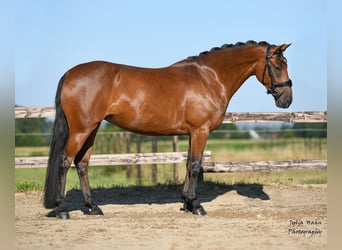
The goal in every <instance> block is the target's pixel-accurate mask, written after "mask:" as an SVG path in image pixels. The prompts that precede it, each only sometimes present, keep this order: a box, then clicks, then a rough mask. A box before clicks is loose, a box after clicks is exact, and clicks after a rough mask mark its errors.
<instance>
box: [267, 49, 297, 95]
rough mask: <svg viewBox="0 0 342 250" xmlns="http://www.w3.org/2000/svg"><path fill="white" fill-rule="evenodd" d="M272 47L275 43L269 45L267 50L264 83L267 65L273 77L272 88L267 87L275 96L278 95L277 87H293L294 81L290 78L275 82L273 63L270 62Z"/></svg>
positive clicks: (269, 73) (268, 91)
mask: <svg viewBox="0 0 342 250" xmlns="http://www.w3.org/2000/svg"><path fill="white" fill-rule="evenodd" d="M272 47H273V45H270V46H268V47H267V50H266V64H265V67H264V71H263V73H262V83H264V78H265V73H266V67H267V70H268V75H269V76H270V78H271V88H270V89H267V94H272V95H273V96H277V94H278V93H277V92H276V91H275V88H278V87H285V86H289V87H292V81H291V79H289V80H287V81H285V82H280V83H275V82H274V78H273V73H272V70H271V63H270V60H271V58H273V56H270V50H271V48H272Z"/></svg>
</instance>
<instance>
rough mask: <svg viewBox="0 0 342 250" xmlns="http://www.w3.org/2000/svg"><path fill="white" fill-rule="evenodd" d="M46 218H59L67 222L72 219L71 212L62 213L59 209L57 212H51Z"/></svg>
mask: <svg viewBox="0 0 342 250" xmlns="http://www.w3.org/2000/svg"><path fill="white" fill-rule="evenodd" d="M46 217H57V218H60V219H63V220H67V219H70V215H69V212H67V211H60V210H59V209H58V208H57V209H55V210H52V211H51V212H49V213H48V214H47V215H46Z"/></svg>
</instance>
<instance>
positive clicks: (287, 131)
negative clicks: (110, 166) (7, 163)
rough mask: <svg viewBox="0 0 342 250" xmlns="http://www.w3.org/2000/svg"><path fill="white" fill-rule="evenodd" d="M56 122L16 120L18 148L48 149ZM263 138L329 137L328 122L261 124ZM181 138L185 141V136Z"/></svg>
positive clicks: (106, 127) (245, 134) (228, 128)
mask: <svg viewBox="0 0 342 250" xmlns="http://www.w3.org/2000/svg"><path fill="white" fill-rule="evenodd" d="M52 126H53V121H52V120H51V119H46V118H34V119H16V120H15V133H16V135H15V145H16V146H17V147H22V146H48V145H49V143H50V138H51V131H52ZM253 129H254V130H255V131H256V132H257V133H258V134H259V135H260V137H261V138H270V137H273V138H274V137H276V138H291V137H304V138H326V137H327V123H296V124H285V125H282V126H281V127H277V128H276V129H275V128H271V127H270V126H262V125H259V126H257V127H255V128H253ZM119 131H122V129H120V128H118V127H116V126H113V125H111V124H109V123H106V122H104V123H103V124H102V126H101V127H100V129H99V132H119ZM209 138H210V139H249V138H250V133H249V131H248V130H245V129H242V130H241V129H239V128H238V127H237V126H236V125H235V124H222V125H221V126H220V127H219V128H218V129H217V130H215V131H214V132H213V133H211V134H210V137H209ZM167 139H169V137H164V136H163V137H161V138H159V140H167ZM180 139H183V138H182V137H181V138H180Z"/></svg>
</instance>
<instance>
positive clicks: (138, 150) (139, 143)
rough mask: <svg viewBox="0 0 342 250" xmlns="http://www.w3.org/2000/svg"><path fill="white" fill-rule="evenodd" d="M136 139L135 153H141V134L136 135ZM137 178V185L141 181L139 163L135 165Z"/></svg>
mask: <svg viewBox="0 0 342 250" xmlns="http://www.w3.org/2000/svg"><path fill="white" fill-rule="evenodd" d="M136 141H137V153H141V135H139V134H137V135H136ZM137 180H138V183H139V185H140V184H141V183H142V177H141V165H140V164H138V165H137Z"/></svg>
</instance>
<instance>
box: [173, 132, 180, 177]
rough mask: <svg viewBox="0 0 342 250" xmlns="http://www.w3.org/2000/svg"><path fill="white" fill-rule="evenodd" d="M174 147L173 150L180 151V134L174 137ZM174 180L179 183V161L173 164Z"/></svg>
mask: <svg viewBox="0 0 342 250" xmlns="http://www.w3.org/2000/svg"><path fill="white" fill-rule="evenodd" d="M172 147H173V152H179V146H178V136H177V135H174V136H173V139H172ZM173 181H174V182H175V183H178V181H179V175H178V163H174V164H173Z"/></svg>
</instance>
